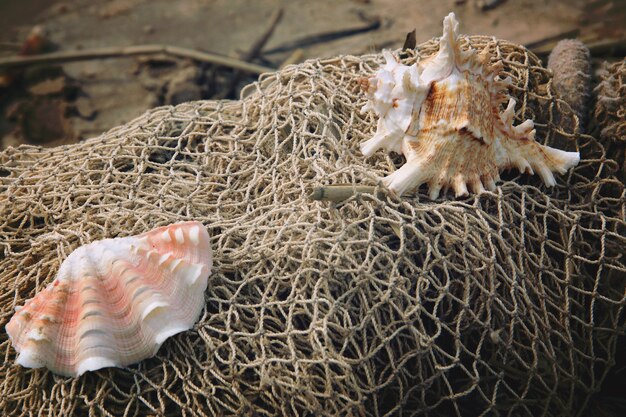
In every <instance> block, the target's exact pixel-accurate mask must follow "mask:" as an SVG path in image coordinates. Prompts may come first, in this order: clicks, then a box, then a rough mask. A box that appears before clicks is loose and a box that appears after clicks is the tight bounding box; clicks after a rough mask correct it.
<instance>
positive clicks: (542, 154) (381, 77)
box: [361, 13, 580, 199]
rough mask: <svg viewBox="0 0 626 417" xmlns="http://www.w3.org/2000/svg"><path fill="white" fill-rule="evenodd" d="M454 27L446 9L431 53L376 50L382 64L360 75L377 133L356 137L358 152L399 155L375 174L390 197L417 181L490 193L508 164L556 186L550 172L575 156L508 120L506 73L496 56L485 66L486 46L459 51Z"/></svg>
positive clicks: (511, 104)
mask: <svg viewBox="0 0 626 417" xmlns="http://www.w3.org/2000/svg"><path fill="white" fill-rule="evenodd" d="M458 26H459V24H458V22H457V20H456V18H455V16H454V13H450V14H449V15H448V16H447V17H446V18H445V19H444V21H443V36H442V37H441V40H440V42H439V51H438V53H437V54H435V55H434V56H432V57H430V58H427V59H424V60H421V61H418V62H416V63H415V64H414V65H411V66H407V65H403V64H401V63H400V62H398V61H397V60H396V58H395V57H394V56H393V55H392V54H391V52H389V51H384V52H383V55H384V57H385V60H386V63H385V65H384V66H383V67H382V68H380V69H379V70H378V71H377V73H376V74H375V75H374V77H372V78H369V79H364V80H362V81H361V86H362V88H363V89H364V91H365V93H366V95H367V97H368V102H367V104H366V105H365V106H364V107H363V111H364V112H367V111H370V110H372V111H374V113H375V114H376V115H378V116H379V119H378V126H377V131H376V134H375V135H374V137H372V138H371V139H369V140H367V141H365V142H363V143H361V152H362V153H363V155H365V156H366V157H369V156H371V155H373V154H374V152H376V151H377V150H378V149H381V148H383V149H385V150H386V151H387V152H391V151H394V152H397V153H402V154H403V155H404V156H405V157H406V163H405V164H404V165H403V166H402V167H401V168H400V169H398V170H397V171H395V172H393V173H391V174H390V175H388V176H387V177H385V178H383V179H382V182H383V184H384V185H386V186H387V187H388V188H389V189H390V190H391V191H392V192H394V193H395V194H397V195H402V194H403V193H404V192H406V191H409V190H411V189H415V188H417V187H419V186H420V185H421V184H427V185H428V188H429V195H430V198H431V199H436V198H437V197H438V196H439V193H440V191H441V190H444V192H445V190H447V189H449V188H452V189H453V190H454V192H455V194H456V196H457V197H459V196H464V195H467V194H468V189H469V190H470V191H472V192H474V193H480V192H482V191H484V189H485V188H487V189H489V190H491V191H493V190H495V187H496V181H498V180H499V178H500V172H501V171H503V170H505V169H510V168H516V169H518V170H519V171H520V172H527V173H530V174H533V173H537V174H539V176H540V177H541V178H542V180H543V182H544V183H545V184H546V185H547V186H553V185H555V184H556V181H555V179H554V175H553V174H552V173H553V172H558V173H560V174H564V173H565V172H566V171H567V170H568V169H570V168H572V167H574V166H576V165H577V164H578V162H579V160H580V155H579V154H578V152H565V151H562V150H558V149H553V148H550V147H548V146H544V145H541V144H539V143H537V142H536V141H535V129H534V124H533V121H532V120H526V121H524V122H523V123H521V124H520V125H517V126H513V119H514V116H515V111H514V108H515V100H514V99H512V98H510V97H509V96H508V93H507V86H508V84H509V83H510V79H500V78H499V73H500V71H501V69H502V62H495V63H494V64H492V63H491V57H490V55H489V50H488V48H485V50H483V51H481V52H478V51H475V50H473V49H469V50H462V49H461V45H460V43H459V35H458ZM507 101H508V105H507V107H506V109H505V110H503V111H501V110H500V104H501V103H505V102H507Z"/></svg>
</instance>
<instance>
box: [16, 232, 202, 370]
mask: <svg viewBox="0 0 626 417" xmlns="http://www.w3.org/2000/svg"><path fill="white" fill-rule="evenodd" d="M211 265H212V254H211V247H210V242H209V234H208V232H207V230H206V228H205V227H204V226H203V225H202V224H201V223H198V222H186V223H177V224H173V225H170V226H165V227H159V228H157V229H154V230H152V231H150V232H147V233H144V234H141V235H138V236H131V237H124V238H117V239H106V240H101V241H97V242H93V243H91V244H88V245H85V246H81V247H79V248H78V249H76V250H75V251H74V252H72V253H71V254H70V255H69V256H68V257H67V259H66V260H65V261H64V262H63V263H62V264H61V267H60V268H59V271H58V274H57V277H56V279H55V280H54V281H53V282H52V283H51V284H50V285H49V286H48V287H47V288H46V289H44V290H43V291H41V292H39V293H38V294H37V295H36V296H35V297H34V298H32V299H30V300H28V301H27V302H26V304H25V305H24V306H22V307H17V308H16V311H17V312H16V313H15V315H14V316H13V317H12V318H11V320H10V322H9V323H8V324H7V326H6V330H7V333H8V335H9V338H10V339H11V341H12V343H13V346H14V347H15V350H16V351H17V352H18V357H17V360H16V363H18V364H20V365H22V366H25V367H29V368H39V367H43V366H45V367H47V368H48V369H50V370H51V371H52V372H54V373H56V374H60V375H66V376H78V375H81V374H83V373H84V372H86V371H93V370H96V369H100V368H104V367H110V366H117V367H123V366H126V365H129V364H132V363H135V362H138V361H141V360H142V359H145V358H148V357H151V356H154V355H155V354H156V352H157V350H158V349H159V347H160V346H161V344H162V343H163V342H164V341H165V340H166V339H167V338H168V337H170V336H172V335H174V334H176V333H179V332H182V331H185V330H188V329H189V328H191V327H192V326H193V324H194V323H195V322H196V321H197V320H198V317H199V315H200V313H201V311H202V307H203V306H204V290H205V289H206V287H207V280H208V277H209V274H210V271H211Z"/></svg>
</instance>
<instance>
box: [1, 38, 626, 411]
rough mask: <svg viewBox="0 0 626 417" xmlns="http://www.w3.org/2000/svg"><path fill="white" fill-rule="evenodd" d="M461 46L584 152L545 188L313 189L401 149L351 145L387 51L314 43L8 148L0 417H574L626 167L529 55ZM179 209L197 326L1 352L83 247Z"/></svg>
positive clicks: (369, 122) (504, 45)
mask: <svg viewBox="0 0 626 417" xmlns="http://www.w3.org/2000/svg"><path fill="white" fill-rule="evenodd" d="M464 42H469V43H471V44H472V45H473V46H474V47H475V48H477V49H480V48H482V47H484V46H485V45H487V44H489V45H490V46H489V47H490V50H491V52H492V54H493V60H494V61H495V60H497V59H501V60H503V62H504V64H505V70H504V71H505V73H506V74H507V75H510V76H511V77H512V78H513V80H514V84H513V86H512V87H511V94H512V95H513V96H515V97H516V98H517V99H518V105H517V106H516V109H517V116H516V117H517V121H518V122H519V121H522V120H524V119H526V118H532V119H534V120H535V121H536V126H537V129H538V132H537V138H538V140H540V141H542V142H544V143H547V144H550V143H552V141H553V140H554V138H555V137H556V136H558V137H559V138H560V140H561V141H563V142H564V146H563V147H565V148H567V150H575V149H578V150H579V151H580V152H581V155H582V160H581V162H580V164H579V166H578V167H576V168H575V169H574V170H573V171H571V172H568V173H567V174H566V175H562V176H558V180H557V186H556V187H555V188H554V189H547V188H545V187H544V186H543V185H542V181H541V180H540V179H539V178H538V177H535V176H533V177H531V176H528V175H518V174H516V173H509V174H504V175H503V181H502V182H501V183H500V185H499V186H498V189H497V191H496V192H487V193H484V194H482V195H480V196H470V197H467V198H464V199H458V200H455V199H452V197H451V196H449V195H448V196H447V197H444V198H439V199H437V200H435V201H432V200H430V199H428V198H427V197H426V196H425V194H424V192H423V191H421V192H417V193H414V194H413V195H409V196H406V197H403V198H401V199H398V198H396V197H393V196H390V195H387V194H386V193H385V192H384V190H380V189H378V191H380V192H376V193H374V194H366V193H355V194H354V195H352V196H350V197H349V198H348V199H347V200H345V201H342V202H328V201H312V200H311V199H310V198H309V194H310V192H311V189H312V188H313V187H319V186H327V185H328V186H330V185H333V184H353V185H355V186H356V185H376V184H377V183H378V180H379V178H380V177H382V176H385V175H387V174H388V173H389V172H391V171H392V170H394V169H395V168H396V167H398V166H400V165H401V164H402V162H403V161H402V159H401V157H400V156H397V155H392V156H388V155H385V154H384V153H383V152H378V153H376V154H375V156H374V157H372V158H369V159H368V160H364V158H363V157H362V156H361V154H360V152H359V150H358V144H359V143H360V142H362V141H364V140H366V139H368V138H369V137H371V135H373V133H374V132H375V128H376V120H375V118H374V116H373V115H372V114H365V115H362V114H360V112H359V109H360V107H361V106H362V105H363V104H364V97H363V95H362V94H361V93H360V92H359V82H358V79H359V78H360V77H362V76H363V75H366V74H368V75H369V74H371V73H373V72H374V71H375V70H376V69H377V68H378V66H379V65H380V64H381V62H382V56H381V55H366V56H361V57H354V56H343V57H338V58H333V59H324V60H311V61H307V62H305V63H303V64H301V65H297V66H289V67H287V68H285V69H283V70H281V71H279V72H277V73H274V74H266V75H264V76H262V77H261V78H260V79H259V81H258V82H257V83H254V84H252V85H250V86H248V87H247V88H245V89H244V91H243V92H242V98H241V100H238V101H199V102H191V103H185V104H181V105H179V106H177V107H161V108H157V109H154V110H151V111H149V112H147V113H146V114H144V115H143V116H141V117H139V118H138V119H136V120H134V121H132V122H130V123H128V124H126V125H123V126H120V127H117V128H115V129H113V130H111V131H109V132H107V133H105V134H103V135H101V136H99V137H97V138H94V139H90V140H87V141H86V142H84V143H79V144H76V145H70V146H64V147H59V148H53V149H42V148H37V147H20V148H18V149H12V148H9V149H8V150H6V151H4V152H3V153H1V154H0V163H1V164H2V165H1V166H2V168H1V170H0V202H1V205H0V245H1V248H2V251H1V252H0V271H2V272H1V274H0V326H1V327H0V328H2V329H3V330H2V332H1V333H0V352H2V354H3V356H4V362H3V364H2V365H1V367H0V414H1V415H11V416H25V415H55V416H56V415H94V416H95V415H109V416H113V415H114V416H139V415H150V416H157V415H158V416H178V415H184V416H222V415H239V416H252V415H255V416H274V415H290V416H293V415H301V416H306V415H308V416H312V415H327V416H339V415H341V416H345V415H361V416H382V415H427V416H439V415H442V416H443V415H445V416H449V415H479V414H488V415H492V414H496V413H498V414H500V415H516V416H517V415H533V416H540V415H546V416H557V415H575V414H576V413H583V410H584V409H585V406H586V405H587V403H588V401H589V399H590V396H591V395H592V393H594V392H595V391H597V390H598V389H599V387H600V384H601V383H602V380H603V378H604V376H605V374H606V372H607V370H608V369H609V368H610V366H611V365H612V363H613V361H614V358H615V352H616V348H617V347H616V341H617V337H618V335H619V334H620V333H623V331H624V324H625V320H624V313H623V309H624V305H625V304H626V300H625V297H624V288H625V274H626V266H625V263H624V260H623V259H622V258H621V256H622V255H623V254H622V252H623V248H624V245H626V237H625V233H624V229H625V221H624V210H625V201H626V197H625V193H624V186H623V184H621V182H620V181H618V180H616V179H615V177H614V171H615V170H616V169H617V166H616V163H615V162H614V161H613V160H612V159H611V158H610V155H607V154H606V153H605V150H604V148H603V146H602V145H601V144H600V143H599V142H598V141H596V139H594V137H592V136H587V135H581V134H579V133H573V132H574V131H572V132H570V131H564V130H563V129H561V128H560V127H559V126H556V125H555V124H554V123H553V122H552V121H553V120H555V118H556V117H557V116H558V118H559V120H564V119H565V118H567V117H572V118H574V119H573V120H574V122H576V119H575V116H574V115H573V113H572V112H571V110H570V109H569V107H568V106H567V105H566V104H565V103H564V102H563V101H561V100H560V99H558V98H557V97H555V95H554V94H553V93H552V92H553V89H552V86H551V78H550V73H549V72H548V71H547V70H545V69H544V68H542V67H541V65H540V62H539V60H538V59H537V58H536V57H535V56H534V55H533V54H531V53H530V52H528V51H527V50H525V49H523V48H521V47H519V46H516V45H513V44H511V43H508V42H505V41H496V40H494V39H491V38H486V37H471V38H468V39H466V40H465V41H464ZM437 48H438V44H437V42H436V41H434V40H433V41H429V42H427V43H425V44H422V45H420V46H419V47H418V50H417V52H409V53H407V55H406V57H405V58H404V61H405V63H411V62H414V61H415V60H416V59H419V58H420V57H425V56H428V55H431V54H433V53H434V52H436V50H437ZM573 125H576V123H573ZM564 138H565V139H564ZM182 220H200V221H202V222H203V223H204V224H205V225H206V226H207V228H208V230H209V232H210V234H211V236H212V245H213V249H214V258H215V268H214V272H213V274H212V275H211V277H210V279H209V287H208V289H207V290H206V308H205V311H204V312H203V313H202V316H201V318H200V320H199V322H198V323H197V325H196V326H195V327H194V328H193V329H192V330H190V331H187V332H184V333H181V334H178V335H176V336H174V337H172V338H170V339H169V340H167V341H166V342H165V343H164V345H163V346H162V348H161V349H160V350H159V352H158V354H157V356H156V357H154V358H151V359H147V360H144V361H142V362H141V363H139V364H137V365H133V366H130V367H128V368H124V369H117V368H113V369H102V370H99V371H96V372H88V373H86V374H84V375H82V376H81V377H79V378H65V377H59V376H55V375H53V374H51V373H50V372H49V371H47V370H45V369H34V370H33V369H25V368H22V367H20V366H17V365H14V358H15V352H14V350H13V348H12V347H11V346H10V342H9V341H8V340H7V336H6V333H5V332H4V325H5V324H6V323H7V322H8V320H9V318H10V317H11V315H12V314H13V309H14V307H15V306H16V305H21V304H23V303H24V301H25V300H26V299H27V298H30V297H32V296H33V295H34V294H35V293H36V292H37V291H38V290H40V289H42V288H44V287H45V286H46V285H47V284H48V283H49V282H50V281H51V280H52V279H53V278H54V276H55V273H56V271H57V269H58V267H59V264H60V262H61V261H62V260H63V259H64V258H65V257H66V256H67V255H68V254H69V253H70V252H71V251H72V250H73V249H75V248H76V247H78V246H79V245H81V244H85V243H88V242H91V241H93V240H96V239H102V238H108V237H116V236H128V235H132V234H138V233H142V232H145V231H147V230H149V229H152V228H153V227H156V226H161V225H166V224H169V223H172V222H176V221H182Z"/></svg>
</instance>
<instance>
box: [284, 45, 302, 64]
mask: <svg viewBox="0 0 626 417" xmlns="http://www.w3.org/2000/svg"><path fill="white" fill-rule="evenodd" d="M303 57H304V49H301V48H298V49H295V50H294V51H293V52H292V53H291V55H289V56H288V57H287V59H285V60H284V61H283V63H282V64H280V68H285V67H286V66H287V65H291V64H296V63H298V62H300V61H301V60H302V58H303Z"/></svg>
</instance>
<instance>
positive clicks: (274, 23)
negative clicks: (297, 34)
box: [216, 8, 283, 98]
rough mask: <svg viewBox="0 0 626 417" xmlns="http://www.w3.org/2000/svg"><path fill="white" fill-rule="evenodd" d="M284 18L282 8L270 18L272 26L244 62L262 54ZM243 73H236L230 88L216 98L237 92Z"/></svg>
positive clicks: (248, 53) (239, 71)
mask: <svg viewBox="0 0 626 417" xmlns="http://www.w3.org/2000/svg"><path fill="white" fill-rule="evenodd" d="M282 17H283V9H282V8H280V9H277V10H276V11H275V12H274V13H273V14H272V17H270V24H269V26H268V27H267V29H265V32H263V34H262V35H261V37H260V38H259V39H258V40H257V41H256V42H255V43H254V44H253V45H252V47H250V49H249V50H248V52H246V53H245V54H243V56H242V57H241V59H242V60H243V61H246V62H248V61H252V60H253V59H254V58H256V57H257V56H259V54H260V53H261V50H262V49H263V47H264V46H265V44H266V43H267V41H268V40H269V39H270V37H271V36H272V33H274V30H275V29H276V26H278V22H280V19H281V18H282ZM243 73H244V71H241V70H238V71H236V72H235V73H234V74H233V76H232V77H231V79H230V82H229V83H228V86H227V87H226V88H225V89H224V91H223V92H222V93H221V94H220V95H219V96H218V97H216V98H226V97H228V96H230V95H231V94H232V93H233V92H234V91H235V88H236V87H237V84H238V83H239V81H240V80H241V77H242V75H243Z"/></svg>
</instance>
